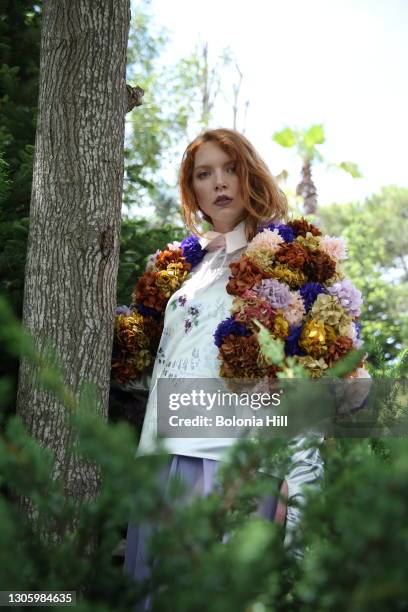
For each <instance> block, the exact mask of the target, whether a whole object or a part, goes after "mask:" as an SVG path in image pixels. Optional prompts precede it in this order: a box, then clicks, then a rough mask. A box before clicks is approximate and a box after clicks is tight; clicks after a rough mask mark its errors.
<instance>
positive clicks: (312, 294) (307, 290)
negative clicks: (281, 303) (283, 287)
mask: <svg viewBox="0 0 408 612" xmlns="http://www.w3.org/2000/svg"><path fill="white" fill-rule="evenodd" d="M299 293H300V295H301V296H302V298H303V302H304V304H305V309H306V312H308V311H309V310H310V309H311V307H312V306H313V304H314V301H315V300H316V298H317V296H318V295H319V293H326V290H325V288H324V287H323V285H321V284H320V283H306V284H305V285H303V287H301V288H300V289H299Z"/></svg>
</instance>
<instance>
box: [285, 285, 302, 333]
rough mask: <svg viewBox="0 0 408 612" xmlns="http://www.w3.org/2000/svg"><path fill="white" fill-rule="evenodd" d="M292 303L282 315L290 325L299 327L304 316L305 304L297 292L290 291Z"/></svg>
mask: <svg viewBox="0 0 408 612" xmlns="http://www.w3.org/2000/svg"><path fill="white" fill-rule="evenodd" d="M292 298H293V300H292V302H291V303H290V304H288V306H287V307H286V308H284V309H283V310H282V314H283V316H284V317H285V319H286V320H287V321H288V323H290V325H300V323H301V322H302V319H303V316H304V315H305V314H306V310H305V304H304V301H303V300H302V296H301V295H300V293H299V291H292Z"/></svg>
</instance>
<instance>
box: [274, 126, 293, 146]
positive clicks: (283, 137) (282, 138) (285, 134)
mask: <svg viewBox="0 0 408 612" xmlns="http://www.w3.org/2000/svg"><path fill="white" fill-rule="evenodd" d="M272 140H274V141H275V142H276V143H277V144H279V145H281V146H282V147H293V146H295V144H296V142H297V133H296V132H295V131H294V130H292V129H291V128H289V127H288V128H284V129H283V130H281V131H280V132H275V133H274V134H273V136H272Z"/></svg>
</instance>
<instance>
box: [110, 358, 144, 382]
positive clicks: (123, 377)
mask: <svg viewBox="0 0 408 612" xmlns="http://www.w3.org/2000/svg"><path fill="white" fill-rule="evenodd" d="M151 359H152V357H151V354H150V351H148V350H146V349H142V350H140V351H138V353H137V354H135V355H133V356H132V358H131V359H129V358H128V357H127V356H125V355H124V356H122V357H121V358H120V359H118V360H114V361H112V380H114V381H115V382H116V383H118V384H124V383H125V382H127V381H128V380H132V379H133V378H138V376H140V374H141V372H143V371H144V370H146V369H147V367H148V366H149V365H150V363H151Z"/></svg>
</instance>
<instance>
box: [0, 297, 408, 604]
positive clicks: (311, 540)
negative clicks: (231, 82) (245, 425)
mask: <svg viewBox="0 0 408 612" xmlns="http://www.w3.org/2000/svg"><path fill="white" fill-rule="evenodd" d="M0 306H1V308H0V329H1V330H2V331H1V335H2V338H1V340H2V342H3V344H4V346H5V347H6V349H7V350H8V351H10V352H11V353H12V354H14V353H16V352H21V351H22V350H23V352H24V354H25V356H26V357H27V358H28V359H35V360H37V363H40V362H41V361H42V360H41V358H40V357H39V356H37V355H36V353H35V351H33V347H32V343H31V342H30V341H29V340H28V339H27V338H25V339H23V338H24V336H23V335H22V332H21V330H20V329H19V324H18V323H17V321H16V320H15V319H14V317H13V316H12V315H11V311H10V309H9V308H7V307H6V306H5V305H4V303H0ZM404 360H405V361H406V359H405V358H404ZM53 384H54V389H56V390H58V389H60V390H61V389H62V386H63V385H62V383H61V382H60V383H59V384H55V381H54V383H53ZM59 397H60V399H61V401H63V402H64V403H65V405H66V406H67V412H66V418H67V423H68V424H70V427H71V428H72V432H73V439H74V440H75V441H76V443H75V444H74V445H73V446H72V449H73V451H72V452H75V453H77V454H79V456H80V457H81V460H82V461H84V462H91V463H93V464H95V465H96V466H98V474H99V477H100V488H99V492H98V494H97V496H96V497H90V498H89V499H86V500H85V501H84V502H83V503H82V504H81V505H78V504H75V503H74V501H73V500H69V499H66V497H65V495H64V482H63V476H62V475H60V476H59V477H58V478H56V479H54V480H53V479H52V477H51V474H52V467H53V461H54V457H53V455H52V454H51V452H50V451H47V450H45V449H43V448H41V447H40V446H39V445H38V444H37V442H36V441H34V440H33V439H32V438H31V437H30V436H29V435H28V434H27V431H26V430H25V427H24V426H23V424H22V423H21V421H20V420H19V419H18V418H16V417H13V418H11V419H9V421H8V423H7V424H6V426H5V427H4V433H3V434H2V435H1V436H0V474H1V477H0V491H1V497H0V518H1V520H0V543H1V545H0V564H1V567H2V573H1V576H0V588H1V589H2V590H11V589H13V590H23V589H24V590H38V589H42V590H76V591H77V596H78V604H77V608H78V609H79V610H82V611H85V610H89V611H90V610H92V611H93V610H95V611H96V610H97V611H98V612H100V610H106V611H109V610H115V611H119V612H120V611H123V612H125V611H128V610H129V609H131V608H132V606H133V605H134V604H135V603H136V602H137V601H141V600H142V599H143V598H144V596H145V595H146V593H148V592H151V593H153V601H154V609H155V610H159V611H167V610H168V611H170V610H174V609H176V610H179V611H181V612H183V611H186V612H187V611H190V610H197V609H201V607H202V602H203V601H205V602H206V609H208V610H209V611H210V612H220V611H221V610H222V611H226V612H229V611H230V612H236V611H237V610H242V611H244V610H253V611H256V610H279V611H285V612H286V611H290V610H297V609H301V610H305V611H308V610H310V611H312V610H313V611H314V610H326V609H327V610H329V609H339V610H341V609H347V610H352V611H356V612H365V611H367V612H368V610H370V611H371V610H372V609H373V607H374V609H378V610H383V609H384V610H388V609H392V610H404V609H406V607H407V605H408V592H407V590H408V589H407V586H406V585H407V584H408V582H407V568H406V563H405V562H404V560H405V555H406V547H407V544H408V532H407V528H406V511H405V505H406V504H405V500H406V496H407V494H408V490H407V487H408V484H407V483H408V444H407V441H406V440H405V439H402V440H383V441H374V442H370V441H368V440H341V439H340V440H337V441H334V440H333V441H332V444H330V445H328V444H326V445H325V446H324V447H323V449H322V450H323V453H324V456H325V463H326V468H325V476H324V479H323V482H322V485H321V487H320V490H319V489H315V488H310V490H309V491H306V498H305V499H306V505H305V506H304V509H303V523H302V528H299V529H298V530H297V532H296V533H295V534H294V538H293V540H292V541H291V542H290V543H288V544H287V545H283V543H282V535H283V533H282V528H281V527H280V526H279V525H278V524H276V523H270V522H267V521H264V520H262V519H260V518H258V517H256V516H254V515H253V512H254V510H255V509H256V505H257V501H258V500H259V498H260V496H261V495H264V494H265V493H266V492H269V493H275V494H276V487H277V482H278V481H277V480H276V479H271V478H270V477H266V474H263V475H262V476H261V475H260V473H259V472H257V468H258V467H259V466H260V465H263V466H265V467H266V468H267V473H276V474H278V473H279V474H282V475H284V474H285V473H286V471H287V467H288V448H287V441H285V440H283V439H275V438H274V439H266V438H262V439H259V440H258V442H256V443H255V442H254V441H250V440H240V441H239V443H237V444H236V445H235V446H234V447H232V449H231V452H230V457H229V461H226V462H225V463H224V464H223V465H222V466H221V467H220V475H219V478H220V486H219V488H218V490H216V491H214V492H213V493H211V494H210V495H208V496H206V497H204V498H201V499H196V500H195V501H194V502H190V503H187V504H186V503H184V502H183V498H182V494H183V487H182V486H181V484H180V483H179V482H178V481H177V480H175V479H173V480H172V482H171V486H170V487H169V489H168V490H167V491H163V489H162V487H161V486H160V483H159V480H158V477H157V475H158V471H159V470H160V469H162V468H163V466H164V464H165V461H166V456H165V455H163V454H162V453H158V454H157V455H150V456H145V457H139V458H138V459H137V460H135V456H134V451H135V446H136V438H135V435H134V433H132V432H131V431H130V429H129V428H128V426H126V425H125V424H123V423H122V424H115V425H112V424H107V423H106V422H104V420H103V419H102V418H101V417H100V416H99V415H98V412H99V411H98V403H97V401H96V397H97V395H96V394H95V390H94V389H93V388H92V387H91V386H89V385H86V384H85V383H84V385H83V388H82V392H81V396H80V401H79V402H76V403H75V404H74V405H71V404H67V403H66V401H65V399H64V398H72V393H70V392H69V390H68V389H66V390H65V392H63V393H59ZM306 409H307V406H305V410H306ZM158 450H160V448H159V449H158ZM257 474H258V476H257V477H256V475H257ZM21 499H23V500H29V501H30V503H31V504H32V506H33V507H34V509H35V511H36V514H35V517H34V519H31V520H29V521H28V520H27V518H26V516H25V512H24V510H23V507H24V506H22V505H21V504H18V503H17V502H18V500H21ZM291 504H292V505H294V506H295V505H297V504H298V502H297V501H296V498H294V499H292V500H291ZM129 519H130V520H131V521H132V522H139V521H142V522H144V523H146V524H152V525H154V526H155V530H154V534H153V536H152V540H151V545H150V546H151V554H152V555H153V556H154V558H155V559H158V560H159V561H160V562H159V563H156V564H155V565H154V566H153V570H152V577H151V579H150V580H145V581H142V580H141V581H140V583H134V582H133V581H132V580H131V579H130V578H129V577H128V576H127V575H126V574H125V573H124V572H123V569H122V567H121V565H120V563H118V562H116V561H115V557H114V555H113V553H114V550H115V548H116V547H117V544H118V542H119V540H120V538H121V535H122V533H123V531H124V527H125V526H126V524H127V521H128V520H129ZM390 525H392V529H389V526H390ZM225 536H227V537H226V538H225ZM299 549H300V550H302V551H303V556H300V557H299V555H298V554H295V553H296V552H297V551H299ZM11 550H12V551H13V554H12V555H10V551H11Z"/></svg>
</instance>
